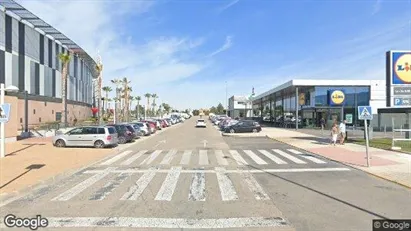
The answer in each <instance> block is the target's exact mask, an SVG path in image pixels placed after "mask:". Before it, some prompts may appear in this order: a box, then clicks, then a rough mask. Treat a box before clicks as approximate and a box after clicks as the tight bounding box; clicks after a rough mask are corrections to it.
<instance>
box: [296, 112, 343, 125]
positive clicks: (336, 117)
mask: <svg viewBox="0 0 411 231" xmlns="http://www.w3.org/2000/svg"><path fill="white" fill-rule="evenodd" d="M341 110H342V108H335V107H322V108H310V109H303V121H304V126H305V127H321V118H324V120H325V126H326V128H331V126H332V125H333V123H339V121H341Z"/></svg>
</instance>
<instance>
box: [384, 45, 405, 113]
mask: <svg viewBox="0 0 411 231" xmlns="http://www.w3.org/2000/svg"><path fill="white" fill-rule="evenodd" d="M386 58H387V60H386V61H387V62H386V69H387V70H386V73H387V76H386V83H387V88H388V90H387V107H409V103H408V99H409V96H410V93H409V92H410V91H409V89H410V87H411V51H410V50H406V51H388V52H387V54H386ZM403 98H405V99H403Z"/></svg>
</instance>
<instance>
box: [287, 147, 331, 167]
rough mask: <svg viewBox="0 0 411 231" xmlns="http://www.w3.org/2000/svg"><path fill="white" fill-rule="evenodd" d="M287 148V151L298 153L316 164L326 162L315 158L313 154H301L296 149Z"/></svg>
mask: <svg viewBox="0 0 411 231" xmlns="http://www.w3.org/2000/svg"><path fill="white" fill-rule="evenodd" d="M287 150H288V151H289V152H292V153H294V154H296V155H300V156H301V157H303V158H305V159H307V160H310V161H312V162H314V163H316V164H326V162H325V161H323V160H320V159H318V158H315V157H314V156H310V155H307V154H303V153H302V152H300V151H297V150H294V149H287Z"/></svg>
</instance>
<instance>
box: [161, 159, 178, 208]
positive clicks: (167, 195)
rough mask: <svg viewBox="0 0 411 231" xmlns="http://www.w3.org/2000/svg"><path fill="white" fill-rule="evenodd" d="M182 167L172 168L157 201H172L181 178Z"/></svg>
mask: <svg viewBox="0 0 411 231" xmlns="http://www.w3.org/2000/svg"><path fill="white" fill-rule="evenodd" d="M180 172H181V167H172V168H171V171H170V172H169V173H168V174H167V177H166V179H165V180H164V182H163V184H162V185H161V188H160V190H159V191H158V193H157V196H156V198H155V200H156V201H171V198H172V197H173V194H174V190H175V189H176V186H177V182H178V178H179V177H180Z"/></svg>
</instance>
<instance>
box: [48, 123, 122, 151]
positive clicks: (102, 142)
mask: <svg viewBox="0 0 411 231" xmlns="http://www.w3.org/2000/svg"><path fill="white" fill-rule="evenodd" d="M118 143H119V140H118V135H117V131H116V129H115V128H111V127H105V126H85V127H77V128H74V129H72V130H70V131H68V132H66V133H60V134H58V135H56V136H54V137H53V145H54V146H56V147H69V146H82V147H95V148H103V147H109V146H117V144H118Z"/></svg>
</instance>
